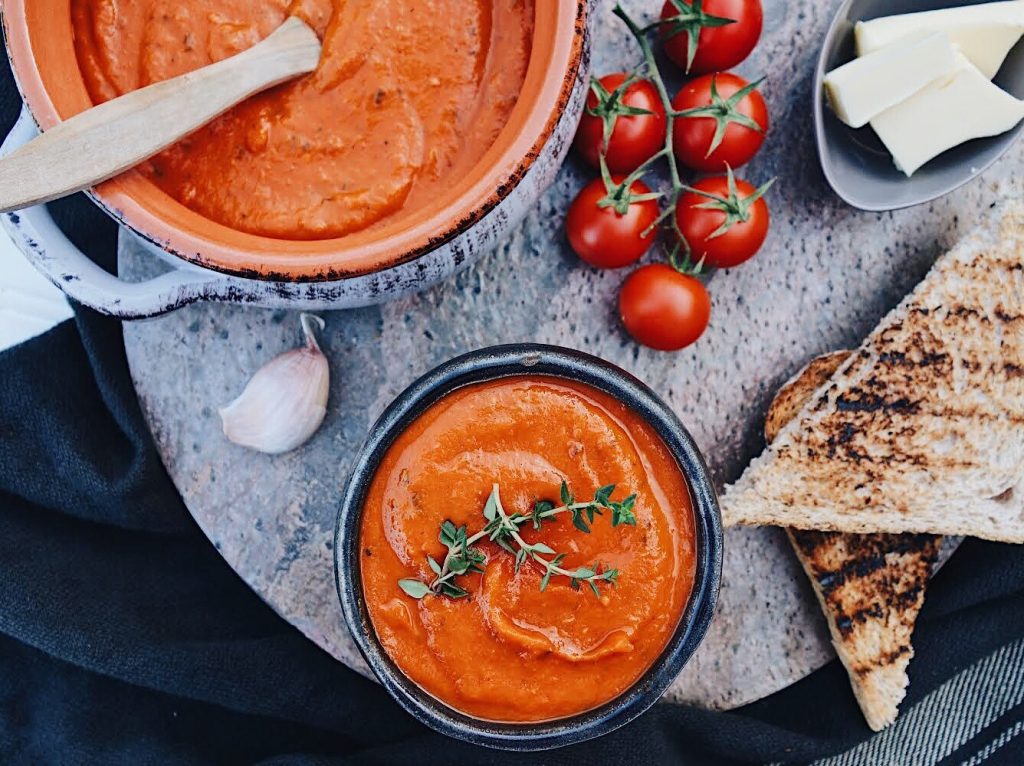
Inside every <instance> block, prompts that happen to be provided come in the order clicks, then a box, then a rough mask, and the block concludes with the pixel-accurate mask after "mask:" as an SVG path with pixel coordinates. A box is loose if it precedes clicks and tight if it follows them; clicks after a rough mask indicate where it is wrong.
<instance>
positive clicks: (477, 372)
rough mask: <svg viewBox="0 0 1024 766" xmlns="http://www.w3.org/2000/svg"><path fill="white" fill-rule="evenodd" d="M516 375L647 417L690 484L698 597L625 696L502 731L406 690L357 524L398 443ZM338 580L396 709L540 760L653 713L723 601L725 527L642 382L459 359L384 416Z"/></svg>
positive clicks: (524, 349)
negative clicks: (449, 407) (586, 391)
mask: <svg viewBox="0 0 1024 766" xmlns="http://www.w3.org/2000/svg"><path fill="white" fill-rule="evenodd" d="M515 375H545V376H553V377H558V378H563V379H568V380H573V381H577V382H580V383H586V384H589V385H591V386H594V387H595V388H598V389H600V390H602V391H605V392H607V393H609V394H611V395H612V396H614V397H616V398H617V399H618V400H619V401H621V402H624V403H625V404H627V405H628V406H629V407H630V408H632V409H633V410H634V411H635V412H637V413H638V414H640V415H641V416H642V417H644V418H645V419H646V420H647V421H648V422H649V423H650V424H651V425H652V426H653V427H654V428H655V429H656V430H657V432H658V434H659V435H660V436H661V438H662V439H663V440H664V442H665V444H666V445H667V446H668V448H669V449H670V450H671V451H672V453H673V455H674V456H675V458H676V460H677V461H678V463H679V465H680V467H681V468H682V470H683V472H684V474H685V476H686V478H687V481H688V482H689V487H690V494H691V499H692V504H693V512H694V518H695V522H696V524H695V527H696V533H697V540H696V550H697V569H696V575H695V579H694V588H693V593H692V594H691V596H690V600H689V603H688V604H687V607H686V610H685V611H684V613H683V617H682V619H681V620H680V623H679V626H678V627H677V628H676V631H675V633H674V634H673V636H672V638H671V639H670V641H669V643H668V645H667V646H666V647H665V650H664V651H663V653H662V655H661V656H660V657H659V658H658V660H657V661H656V662H655V663H654V665H652V666H651V668H650V669H648V671H647V672H646V673H645V674H644V675H643V677H642V678H641V679H640V680H639V681H638V682H637V683H636V684H635V685H634V686H633V687H632V688H630V689H629V690H628V691H626V692H625V693H624V694H622V695H621V696H620V697H618V698H617V699H615V700H612V701H611V702H608V703H606V704H604V705H602V706H601V707H599V708H597V709H595V710H591V711H588V712H586V713H582V714H580V715H576V716H573V717H570V718H563V719H559V720H555V721H550V722H544V723H539V724H502V723H492V722H488V721H482V720H479V719H476V718H471V717H469V716H466V715H463V714H461V713H459V712H458V711H456V710H454V709H452V708H450V707H448V706H447V705H445V704H443V703H441V702H440V701H438V700H437V699H435V698H434V697H432V696H430V695H429V694H427V693H426V692H424V691H423V690H422V689H420V688H419V687H418V686H417V685H416V684H415V683H413V682H412V681H410V680H409V679H408V678H407V677H406V676H405V675H404V674H403V673H402V672H401V671H400V670H399V669H398V667H397V666H396V665H395V664H394V663H393V662H392V661H391V660H390V659H389V658H388V656H387V655H386V654H385V652H384V651H383V649H382V647H381V645H380V643H379V642H378V640H377V638H376V636H375V634H374V631H373V628H372V626H371V624H370V618H369V615H368V613H367V610H366V604H365V603H364V600H363V595H362V584H361V582H360V577H359V519H360V515H361V513H362V505H363V499H364V496H365V493H366V491H367V489H368V487H369V484H370V481H371V479H372V478H373V475H374V472H375V470H376V467H377V464H378V463H379V461H380V459H381V458H382V457H383V455H384V453H385V452H386V451H387V449H388V447H389V446H390V445H391V443H392V442H393V441H394V439H395V438H396V437H397V436H398V435H399V434H400V433H402V431H403V430H404V429H405V428H406V427H407V426H408V425H409V424H410V423H411V422H412V421H413V420H415V419H416V418H417V417H418V416H419V415H420V414H421V413H422V412H424V411H425V410H426V409H427V408H428V407H430V406H431V405H432V404H433V403H434V402H436V401H438V400H439V399H440V398H441V397H443V396H445V395H446V394H448V393H449V392H451V391H453V390H454V389H457V388H459V387H461V386H465V385H468V384H471V383H479V382H482V381H487V380H494V379H498V378H503V377H510V376H515ZM334 550H335V575H336V578H337V586H338V594H339V596H340V598H341V605H342V608H343V610H344V613H345V620H346V622H347V623H348V627H349V630H350V631H351V632H352V635H353V637H354V639H355V642H356V644H357V645H358V646H359V650H360V651H361V652H362V654H363V657H364V658H365V659H366V661H367V663H368V664H369V665H370V667H371V668H372V669H373V671H374V673H375V674H376V675H377V677H378V678H379V679H380V681H381V683H382V684H383V685H384V687H385V688H386V689H387V690H388V691H389V692H390V693H391V695H392V696H393V697H394V698H395V699H396V700H397V701H398V703H399V704H400V705H401V706H402V707H403V708H405V709H406V710H407V711H409V712H410V713H411V714H412V715H414V716H415V717H416V718H418V719H419V720H420V721H422V722H423V723H425V724H427V725H429V726H431V727H433V728H434V729H436V730H437V731H439V732H441V733H443V734H447V735H448V736H451V737H457V738H459V739H463V740H466V741H469V742H472V743H475V744H478V745H484V746H487V747H492V748H499V749H505V750H544V749H548V748H554V747H561V746H563V745H570V744H573V743H575V742H581V741H583V740H587V739H591V738H593V737H598V736H601V735H602V734H607V733H608V732H610V731H612V730H614V729H616V728H618V727H620V726H622V725H623V724H626V723H628V722H629V721H631V720H633V719H634V718H636V717H637V716H638V715H640V714H641V713H643V712H644V711H645V710H647V709H648V708H649V707H650V706H651V705H653V704H654V703H655V702H656V701H657V700H658V699H659V698H660V697H661V695H662V694H663V693H664V692H665V690H666V689H667V688H668V686H669V684H670V683H671V682H672V680H673V679H674V678H675V677H676V676H677V675H678V674H679V671H680V670H682V668H683V666H684V665H685V664H686V662H687V660H688V659H689V658H690V657H691V656H692V655H693V653H694V651H695V650H696V649H697V646H698V645H699V644H700V642H701V640H702V639H703V638H704V634H705V632H706V631H707V627H708V624H709V623H710V621H711V618H712V616H713V614H714V610H715V604H716V602H717V600H718V589H719V585H720V582H721V575H722V526H721V516H720V513H719V508H718V500H717V498H716V496H715V491H714V489H713V487H712V485H711V481H710V479H709V476H708V470H707V466H706V465H705V463H704V459H703V458H702V457H701V454H700V451H699V450H698V448H697V446H696V444H695V443H694V441H693V438H692V437H691V436H690V434H689V433H687V431H686V429H685V428H684V427H683V425H682V424H681V423H680V422H679V420H678V418H676V416H675V415H674V414H673V413H672V411H671V410H670V409H669V408H668V407H667V406H666V405H665V404H664V403H663V402H662V401H661V400H660V399H659V398H658V397H657V395H656V394H655V393H654V392H653V391H651V390H650V389H649V388H647V386H645V385H644V384H643V383H641V382H640V381H639V380H637V379H636V378H634V377H633V376H631V375H629V374H628V373H626V372H624V371H623V370H621V369H619V368H618V367H615V366H614V365H611V364H609V363H607V362H604V361H602V360H600V359H597V358H596V357H592V356H589V355H587V354H582V353H580V352H577V351H570V350H565V349H560V348H555V347H552V346H540V345H528V344H523V345H515V346H498V347H495V348H490V349H483V350H481V351H475V352H473V353H470V354H467V355H465V356H461V357H458V358H457V359H454V360H452V361H450V362H447V363H445V364H443V365H441V366H440V367H438V368H436V369H434V370H433V371H432V372H430V373H428V374H427V375H425V376H424V377H422V378H420V379H419V380H418V381H416V382H415V383H413V384H412V385H411V386H410V387H409V388H408V389H406V391H405V392H404V393H402V394H401V395H400V396H399V397H398V398H397V399H396V400H395V401H394V403H392V405H391V406H390V407H388V409H387V410H386V411H385V412H384V414H383V415H381V417H380V419H379V420H378V421H377V423H376V424H375V425H374V427H373V429H372V430H371V432H370V436H369V438H368V439H367V441H366V443H365V444H364V445H363V447H362V448H361V450H360V451H359V454H358V456H357V457H356V461H355V465H354V467H353V469H352V475H351V476H350V478H349V481H348V485H347V486H346V488H345V493H344V497H343V499H342V505H341V510H340V513H339V517H338V525H337V530H336V534H335V549H334Z"/></svg>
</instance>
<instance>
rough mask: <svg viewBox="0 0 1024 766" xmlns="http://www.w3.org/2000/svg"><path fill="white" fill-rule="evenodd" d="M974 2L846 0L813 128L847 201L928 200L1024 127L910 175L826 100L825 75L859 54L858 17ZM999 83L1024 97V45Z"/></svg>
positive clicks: (886, 204)
mask: <svg viewBox="0 0 1024 766" xmlns="http://www.w3.org/2000/svg"><path fill="white" fill-rule="evenodd" d="M976 4H978V3H977V0H967V1H966V2H965V0H844V2H843V3H842V4H841V5H840V6H839V11H838V12H837V13H836V17H835V19H834V20H833V22H832V26H831V27H830V28H829V31H828V34H827V35H826V37H825V44H824V46H823V47H822V50H821V56H820V57H819V59H818V67H817V70H816V72H815V75H814V126H815V135H816V138H817V142H818V156H819V157H820V158H821V167H822V170H824V172H825V178H826V179H828V182H829V184H830V185H831V186H832V188H833V189H834V190H835V192H836V194H838V195H839V196H840V197H842V198H843V200H845V201H846V202H848V203H849V204H851V205H853V206H854V207H856V208H860V209H861V210H872V211H878V210H897V209H899V208H904V207H911V206H912V205H919V204H921V203H924V202H930V201H931V200H933V199H936V198H937V197H941V196H942V195H944V194H948V193H949V192H951V191H953V190H955V189H957V188H959V187H961V186H963V185H964V184H965V183H967V182H968V181H970V180H971V179H973V178H975V177H977V176H978V175H980V174H981V173H982V172H983V171H984V170H985V169H986V168H988V167H989V166H990V165H991V164H992V163H993V162H995V161H996V160H997V159H999V157H1000V156H1001V155H1002V154H1003V153H1004V152H1006V150H1007V149H1009V148H1010V146H1012V145H1013V142H1014V141H1015V140H1016V139H1017V137H1018V136H1019V135H1020V134H1021V132H1022V131H1024V123H1021V124H1019V125H1017V127H1016V128H1014V129H1013V130H1011V131H1010V132H1008V133H1004V134H1003V135H1001V136H994V137H992V138H982V139H978V140H976V141H970V142H968V143H966V144H963V145H961V146H958V147H956V148H955V149H951V150H950V151H948V152H946V153H944V154H942V155H940V156H939V157H936V158H935V159H934V160H932V161H931V162H929V163H928V164H926V165H925V166H924V167H923V168H921V169H920V170H918V171H917V172H916V173H914V175H913V176H911V177H910V178H907V177H906V176H905V175H904V174H903V173H902V172H901V171H899V170H897V169H896V166H895V165H894V164H893V161H892V157H891V156H890V154H889V152H888V151H886V149H885V147H884V146H883V145H882V142H881V141H879V139H878V137H877V136H876V135H875V133H874V131H873V130H872V129H871V128H870V127H868V126H865V127H863V128H860V129H857V130H854V129H853V128H850V127H847V126H846V125H844V124H843V123H842V122H840V121H839V119H838V118H837V117H836V116H835V115H834V114H833V113H832V111H831V110H830V109H829V108H828V107H827V106H826V104H825V97H824V88H823V81H824V79H825V75H826V74H827V73H828V72H829V71H831V70H832V69H835V68H836V67H837V66H841V65H842V64H845V63H846V62H848V61H851V60H852V59H853V58H854V37H853V29H854V25H855V24H856V23H857V22H858V21H867V20H869V19H874V18H878V17H880V16H893V15H896V14H900V13H916V12H918V11H930V10H936V9H939V8H952V7H955V6H961V5H976ZM994 82H995V83H996V85H998V86H999V87H1001V88H1003V89H1004V90H1006V91H1007V92H1009V93H1011V94H1013V95H1014V96H1016V97H1017V98H1021V99H1024V43H1020V44H1018V45H1017V46H1016V47H1015V48H1014V49H1013V50H1011V51H1010V55H1009V56H1007V58H1006V61H1005V62H1004V63H1003V66H1002V69H1000V70H999V73H998V74H997V75H996V77H995V80H994Z"/></svg>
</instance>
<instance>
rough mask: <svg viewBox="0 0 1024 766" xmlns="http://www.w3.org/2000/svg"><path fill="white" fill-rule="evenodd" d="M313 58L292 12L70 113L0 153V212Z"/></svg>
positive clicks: (314, 40) (99, 171)
mask: <svg viewBox="0 0 1024 766" xmlns="http://www.w3.org/2000/svg"><path fill="white" fill-rule="evenodd" d="M319 61H320V39H319V38H318V37H317V35H316V32H314V31H313V30H312V29H311V28H310V27H309V26H308V25H307V24H306V23H305V22H303V21H301V20H300V19H297V18H295V17H292V18H289V19H288V20H287V21H285V22H284V24H282V25H281V26H280V27H278V28H277V29H276V30H275V31H274V32H273V34H271V35H270V36H269V37H267V38H266V39H265V40H263V41H262V42H260V43H258V44H257V45H254V46H253V47H252V48H250V49H248V50H246V51H243V52H242V53H239V54H237V55H235V56H232V57H231V58H228V59H224V60H223V61H218V62H217V63H216V64H211V65H210V66H206V67H203V68H202V69H197V70H195V71H194V72H189V73H188V74H184V75H182V76H180V77H175V78H174V79H171V80H164V81H163V82H158V83H156V84H154V85H149V86H147V87H145V88H141V89H140V90H136V91H133V92H131V93H128V94H126V95H124V96H121V97H120V98H115V99H113V100H112V101H107V102H106V103H104V104H100V105H99V106H96V107H93V108H92V109H88V110H86V111H84V112H82V113H81V114H78V115H75V116H74V117H72V118H71V119H69V120H66V121H64V122H62V123H60V124H58V125H55V126H54V127H53V128H51V129H50V130H48V131H46V132H45V133H43V135H41V136H40V137H39V138H36V139H34V140H32V141H30V142H29V143H27V144H25V146H23V147H21V148H20V149H18V150H17V151H15V152H12V153H11V154H9V155H8V156H6V157H4V158H2V159H0V212H4V213H6V212H8V211H11V210H19V209H21V208H25V207H29V206H31V205H37V204H39V203H42V202H49V201H50V200H54V199H57V198H59V197H64V196H67V195H68V194H73V193H74V192H78V191H82V190H83V189H88V188H89V187H91V186H95V185H96V184H98V183H100V182H101V181H106V180H107V179H108V178H112V177H113V176H116V175H118V174H119V173H123V172H124V171H125V170H128V169H129V168H131V167H134V166H135V165H138V164H139V163H140V162H142V161H143V160H144V159H146V158H147V157H152V156H153V155H154V154H157V153H158V152H160V151H161V150H163V149H166V148H167V147H168V146H170V145H171V144H173V143H175V142H176V141H179V140H180V139H182V138H184V137H185V136H187V135H188V134H189V133H191V132H193V131H195V130H197V129H198V128H201V127H202V126H203V125H205V124H206V123H208V122H210V121H211V120H213V119H214V118H215V117H218V116H219V115H221V114H223V113H224V112H226V111H227V110H229V109H230V108H231V107H233V106H235V105H236V104H238V103H239V102H241V101H244V100H245V99H247V98H249V97H250V96H252V95H253V94H255V93H259V92H260V91H262V90H266V89H267V88H269V87H271V86H273V85H278V84H280V83H282V82H285V81H287V80H290V79H292V78H293V77H297V76H298V75H300V74H307V73H309V72H312V71H313V70H314V69H316V66H317V64H318V63H319Z"/></svg>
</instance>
